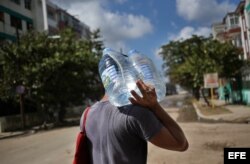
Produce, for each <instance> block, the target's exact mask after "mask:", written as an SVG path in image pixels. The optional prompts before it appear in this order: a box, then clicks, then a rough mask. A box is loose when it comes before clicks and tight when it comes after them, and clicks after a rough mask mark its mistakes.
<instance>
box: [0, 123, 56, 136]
mask: <svg viewBox="0 0 250 164" xmlns="http://www.w3.org/2000/svg"><path fill="white" fill-rule="evenodd" d="M53 127H54V124H52V123H50V124H46V127H44V125H41V126H34V127H31V128H29V129H25V130H19V131H13V132H0V140H1V139H6V138H11V137H17V136H21V135H28V134H34V133H36V132H38V131H41V130H48V129H52V128H53Z"/></svg>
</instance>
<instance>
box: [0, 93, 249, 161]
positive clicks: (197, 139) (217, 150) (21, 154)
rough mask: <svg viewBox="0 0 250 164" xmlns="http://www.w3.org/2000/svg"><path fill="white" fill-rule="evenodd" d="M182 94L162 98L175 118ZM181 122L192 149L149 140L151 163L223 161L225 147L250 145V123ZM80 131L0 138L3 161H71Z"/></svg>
mask: <svg viewBox="0 0 250 164" xmlns="http://www.w3.org/2000/svg"><path fill="white" fill-rule="evenodd" d="M182 98H183V97H182V96H171V97H168V98H167V100H165V101H163V102H162V104H163V106H164V107H168V108H167V109H166V110H167V111H169V113H170V115H171V116H172V117H173V118H174V119H176V118H177V117H178V113H177V112H178V105H179V104H180V102H179V101H180V99H182ZM176 102H177V103H176ZM174 104H177V107H176V106H175V105H174ZM179 124H180V126H181V127H182V128H183V130H184V132H185V134H186V136H187V138H188V140H189V144H190V147H189V149H188V150H187V151H186V152H173V151H169V150H163V149H160V148H157V147H155V146H153V145H151V144H149V149H148V152H149V156H148V164H167V163H171V164H183V163H185V164H223V148H224V147H228V146H232V147H250V127H249V126H250V125H249V124H229V123H225V124H224V123H213V124H211V123H210V124H209V123H199V122H196V121H192V122H181V123H179ZM77 132H78V127H70V128H62V129H54V130H49V131H45V132H39V133H36V134H32V135H27V136H20V137H17V138H10V139H4V140H0V164H70V163H72V158H73V153H74V147H75V139H76V134H77Z"/></svg>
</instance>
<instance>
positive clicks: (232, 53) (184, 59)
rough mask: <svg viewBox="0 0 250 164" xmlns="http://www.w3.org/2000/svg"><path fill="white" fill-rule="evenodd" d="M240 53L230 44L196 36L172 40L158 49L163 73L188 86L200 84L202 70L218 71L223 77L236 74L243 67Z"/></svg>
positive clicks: (208, 71)
mask: <svg viewBox="0 0 250 164" xmlns="http://www.w3.org/2000/svg"><path fill="white" fill-rule="evenodd" d="M240 54H242V52H241V51H240V50H239V49H238V48H236V47H234V46H233V45H232V44H230V43H220V42H218V41H216V40H213V39H212V38H204V37H201V36H195V35H194V36H193V37H192V38H190V39H186V40H183V41H171V42H170V43H169V44H166V45H163V46H162V52H161V55H162V57H163V60H164V66H165V70H166V71H165V73H166V75H168V76H169V78H170V80H171V81H172V82H174V83H177V84H180V85H182V86H184V87H186V88H189V89H191V88H199V87H201V86H202V85H203V75H204V74H205V73H213V72H218V74H219V76H220V77H226V78H230V77H234V76H236V75H237V74H238V73H239V71H240V68H241V66H242V61H241V60H240V59H239V55H240Z"/></svg>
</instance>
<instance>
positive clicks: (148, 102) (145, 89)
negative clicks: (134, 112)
mask: <svg viewBox="0 0 250 164" xmlns="http://www.w3.org/2000/svg"><path fill="white" fill-rule="evenodd" d="M136 85H137V87H138V88H139V90H140V92H141V94H142V97H141V96H139V95H138V94H137V93H136V92H135V91H134V90H132V91H131V94H132V95H133V98H132V97H130V98H129V100H130V102H131V103H132V104H135V105H140V106H143V107H146V108H150V109H151V110H152V109H154V107H155V106H156V105H158V102H157V95H156V92H155V88H154V87H152V86H150V85H146V84H145V83H144V82H143V81H142V80H138V81H137V82H136Z"/></svg>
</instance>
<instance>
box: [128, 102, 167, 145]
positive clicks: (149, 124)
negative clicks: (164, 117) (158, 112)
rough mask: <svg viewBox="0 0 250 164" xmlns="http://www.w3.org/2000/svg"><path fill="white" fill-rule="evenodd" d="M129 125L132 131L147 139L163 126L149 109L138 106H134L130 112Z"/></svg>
mask: <svg viewBox="0 0 250 164" xmlns="http://www.w3.org/2000/svg"><path fill="white" fill-rule="evenodd" d="M129 125H130V128H132V132H133V133H134V134H136V135H138V136H139V137H141V138H143V139H144V140H149V139H150V138H151V137H153V136H154V135H155V134H156V133H158V132H159V131H160V129H161V128H162V127H163V125H162V124H161V122H160V121H159V120H158V119H157V118H156V116H155V115H154V114H153V113H152V112H151V111H150V110H149V109H146V108H143V107H138V106H135V107H134V108H133V109H132V110H131V112H130V119H129Z"/></svg>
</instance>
